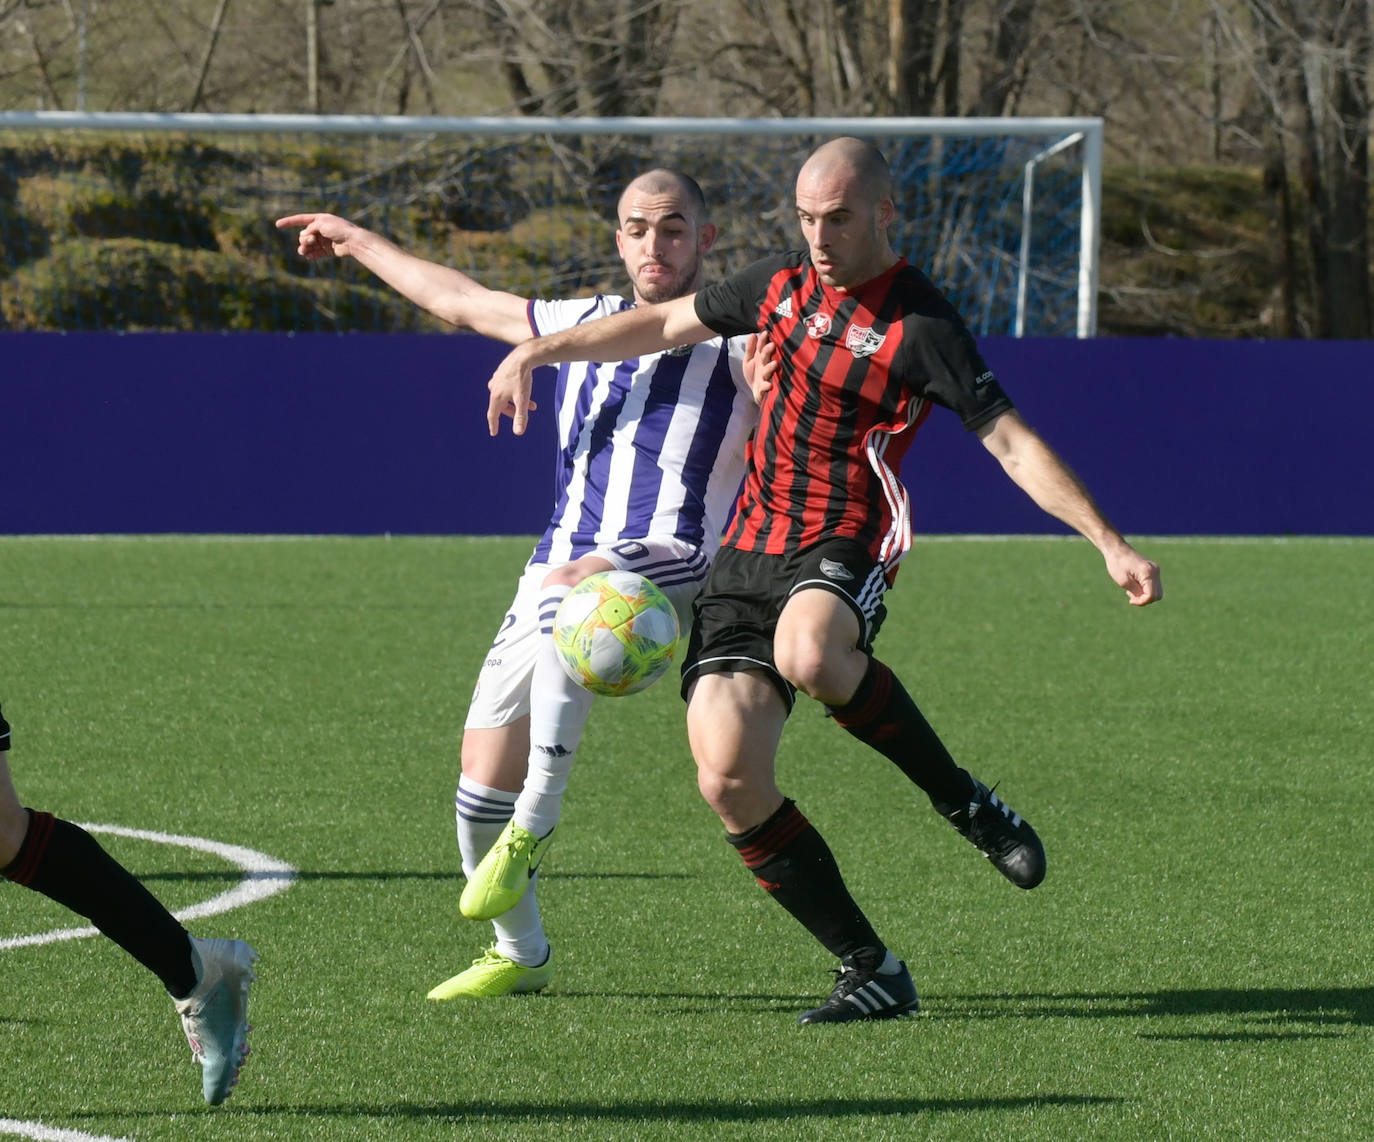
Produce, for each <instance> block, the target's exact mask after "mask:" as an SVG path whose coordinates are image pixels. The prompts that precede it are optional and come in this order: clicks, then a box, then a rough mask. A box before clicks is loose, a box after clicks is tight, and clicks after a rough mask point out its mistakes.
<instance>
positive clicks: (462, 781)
mask: <svg viewBox="0 0 1374 1142" xmlns="http://www.w3.org/2000/svg"><path fill="white" fill-rule="evenodd" d="M515 798H516V794H514V793H507V792H506V791H505V790H503V789H492V788H491V787H490V786H487V785H482V784H480V783H478V782H476V781H473V780H471V779H470V778H468V777H466V776H463V777H460V778H459V779H458V793H457V795H456V796H455V797H454V799H453V804H454V811H455V817H456V819H457V822H458V848H459V850H460V851H461V852H462V854H463V872H464V874H465V875H467V876H471V875H472V873H473V870H474V869H476V867H477V866H478V865H479V864H480V863H481V861H482V858H483V857H484V856H486V855H487V850H488V849H490V848H491V846H492V845H494V844H495V843H496V838H497V837H499V836H500V835H501V830H502V829H504V828H505V827H506V822H507V821H509V820H510V818H511V813H512V812H513V811H514V809H515ZM538 887H539V874H538V873H535V875H534V880H532V881H531V882H530V886H529V889H528V890H527V891H526V892H525V895H524V896H522V897H521V898H520V901H519V903H518V904H516V906H515V907H514V908H512V909H511V910H510V911H509V912H506V913H504V914H503V915H501V916H499V917H497V918H496V919H495V920H493V921H492V922H491V926H492V927H493V928H494V929H495V930H496V950H497V951H498V952H500V953H501V954H502V955H503V956H507V957H509V958H510V959H512V960H514V961H515V962H516V963H518V964H524V965H525V966H526V967H537V966H538V965H539V964H542V963H543V962H544V960H545V959H547V958H548V954H549V941H548V939H547V938H546V937H545V935H544V924H543V921H542V920H541V919H540V917H539V903H538V901H536V900H535V896H534V894H535V890H536V889H537V888H538Z"/></svg>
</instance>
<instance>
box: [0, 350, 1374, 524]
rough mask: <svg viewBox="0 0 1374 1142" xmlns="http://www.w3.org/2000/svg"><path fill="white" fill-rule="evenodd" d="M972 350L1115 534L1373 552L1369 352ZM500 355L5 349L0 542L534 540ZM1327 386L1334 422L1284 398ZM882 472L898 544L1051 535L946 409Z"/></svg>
mask: <svg viewBox="0 0 1374 1142" xmlns="http://www.w3.org/2000/svg"><path fill="white" fill-rule="evenodd" d="M982 348H983V352H984V354H985V356H986V357H987V360H988V362H989V364H990V365H991V366H992V367H993V369H994V370H995V371H996V372H997V374H998V376H999V378H1000V379H1001V380H1002V382H1003V385H1004V386H1005V387H1006V389H1007V391H1008V392H1009V393H1010V394H1011V396H1012V398H1013V399H1014V400H1015V401H1016V403H1017V405H1018V407H1019V408H1020V410H1021V412H1022V414H1023V415H1024V416H1025V417H1026V419H1027V420H1028V421H1029V422H1030V423H1031V424H1032V425H1034V426H1035V427H1036V428H1037V429H1038V430H1039V431H1040V432H1041V433H1042V435H1044V436H1045V437H1046V439H1047V440H1048V441H1049V442H1050V443H1051V444H1052V445H1053V446H1054V448H1055V449H1056V450H1057V451H1058V452H1060V453H1061V454H1062V455H1063V456H1064V457H1065V459H1067V460H1068V461H1069V463H1070V464H1071V465H1072V467H1073V468H1074V469H1075V470H1076V471H1077V472H1078V473H1079V474H1080V475H1081V476H1082V477H1083V480H1084V482H1085V483H1086V484H1087V486H1088V487H1089V488H1090V489H1091V491H1092V492H1093V494H1094V496H1095V497H1096V498H1097V499H1098V500H1099V502H1100V503H1101V504H1102V507H1103V509H1104V510H1105V511H1106V513H1107V514H1108V516H1109V517H1111V518H1112V520H1113V521H1114V522H1115V523H1116V524H1117V526H1118V527H1120V528H1121V529H1122V530H1123V531H1125V532H1128V533H1131V534H1174V535H1183V534H1250V535H1274V534H1308V535H1314V534H1331V535H1369V534H1374V506H1371V505H1374V476H1372V475H1371V471H1370V464H1369V459H1368V455H1367V453H1368V452H1369V444H1370V430H1369V427H1368V426H1369V425H1370V424H1371V423H1374V383H1371V377H1374V343H1364V342H1316V341H1305V342H1255V341H1176V340H1165V339H1159V340H1146V339H1139V340H1137V339H1101V340H1086V341H1076V340H1068V339H1030V340H1019V341H1018V340H1014V339H1010V338H986V339H984V340H983V342H982ZM503 352H504V349H503V347H502V346H500V345H497V344H495V343H492V342H489V341H486V340H484V339H482V338H480V337H476V336H473V335H469V334H451V335H442V334H429V335H419V334H417V335H345V336H336V335H330V334H304V335H288V334H226V335H219V334H153V333H147V334H123V335H121V334H110V333H86V334H41V333H4V334H0V432H3V437H2V438H3V441H4V445H3V455H4V463H3V466H0V534H101V533H122V534H139V533H160V532H185V533H246V534H355V535H367V534H382V533H392V534H533V533H535V532H537V531H540V530H541V529H542V528H543V525H544V523H545V522H546V521H547V516H548V511H549V508H550V506H551V502H552V480H553V469H554V457H555V444H554V437H553V430H552V408H551V402H548V401H546V402H545V403H544V407H543V408H541V409H540V410H539V411H538V412H536V413H535V414H533V416H532V417H531V425H530V430H529V432H528V433H527V434H526V435H525V436H524V437H522V438H514V437H512V436H511V435H510V432H509V427H508V422H505V423H506V427H505V428H503V431H502V433H501V435H500V436H499V437H496V438H492V437H491V436H489V435H488V432H487V426H486V388H485V384H486V381H487V378H488V377H489V375H490V373H491V369H492V367H493V366H494V365H495V363H496V362H497V361H498V360H499V359H500V357H501V355H502V353H503ZM550 376H551V374H545V373H541V374H540V375H539V376H538V377H537V379H536V389H535V396H536V399H537V398H538V397H539V395H540V392H541V390H542V391H544V392H545V393H547V391H548V389H549V387H550ZM1328 390H1329V391H1332V392H1336V393H1337V394H1339V396H1340V399H1339V400H1338V401H1336V402H1335V403H1334V404H1333V405H1332V407H1331V409H1330V410H1329V411H1327V410H1323V409H1320V408H1318V406H1317V405H1316V404H1314V403H1313V402H1312V401H1311V400H1307V399H1303V398H1305V397H1307V396H1309V395H1310V394H1313V393H1320V392H1326V391H1328ZM902 474H903V478H904V480H905V482H906V484H907V486H908V488H909V489H910V490H911V493H912V499H913V502H914V505H915V525H916V530H917V531H918V532H927V533H964V532H971V533H1021V532H1030V533H1040V532H1056V531H1063V530H1064V529H1063V528H1062V527H1061V526H1059V525H1058V524H1057V523H1056V522H1055V521H1054V520H1052V519H1050V518H1049V517H1048V516H1046V515H1044V514H1043V513H1042V512H1040V510H1039V509H1038V508H1036V507H1035V505H1034V504H1032V503H1031V502H1030V501H1029V500H1028V499H1027V497H1026V496H1025V495H1024V494H1023V493H1022V492H1021V491H1020V490H1019V489H1018V488H1016V487H1015V486H1014V485H1013V484H1012V483H1011V482H1010V481H1009V480H1007V479H1006V477H1005V476H1004V475H1003V474H1002V471H1001V469H1000V467H999V466H998V464H997V463H996V461H995V460H993V458H992V457H991V456H990V455H989V454H988V453H987V452H986V451H985V450H984V449H983V448H982V447H981V446H980V445H979V444H978V442H977V440H976V438H974V437H972V436H970V435H969V434H967V433H965V432H964V431H963V429H962V427H961V426H960V425H959V423H958V421H957V420H956V418H955V417H953V416H952V415H951V414H948V413H946V412H944V411H943V410H938V409H937V410H936V411H935V413H934V414H933V415H932V416H931V417H930V419H929V420H928V421H927V423H926V425H925V426H924V427H923V428H922V429H921V431H920V435H919V436H918V438H917V440H916V442H915V443H914V444H913V445H912V447H911V449H910V451H909V452H908V454H907V458H906V461H905V463H904V467H903V473H902Z"/></svg>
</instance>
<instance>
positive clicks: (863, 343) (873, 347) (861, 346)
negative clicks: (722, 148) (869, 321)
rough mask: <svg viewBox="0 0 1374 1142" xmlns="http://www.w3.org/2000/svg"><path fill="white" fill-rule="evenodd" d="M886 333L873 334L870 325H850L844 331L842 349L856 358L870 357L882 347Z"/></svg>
mask: <svg viewBox="0 0 1374 1142" xmlns="http://www.w3.org/2000/svg"><path fill="white" fill-rule="evenodd" d="M886 340H887V334H886V333H874V332H873V327H872V326H871V325H851V326H850V327H849V328H848V329H846V330H845V331H844V347H845V348H846V349H848V350H849V351H850V352H851V353H853V354H854V356H856V357H871V356H872V355H873V354H874V353H876V352H877V351H878V350H879V349H881V348H882V347H883V342H884V341H886Z"/></svg>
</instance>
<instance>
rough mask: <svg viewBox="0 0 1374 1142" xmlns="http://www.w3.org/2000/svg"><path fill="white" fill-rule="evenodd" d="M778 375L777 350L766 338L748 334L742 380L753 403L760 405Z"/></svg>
mask: <svg viewBox="0 0 1374 1142" xmlns="http://www.w3.org/2000/svg"><path fill="white" fill-rule="evenodd" d="M777 373H778V361H777V348H776V346H774V344H773V342H772V341H771V340H769V339H768V338H767V337H760V336H759V335H758V334H757V333H751V334H749V337H748V339H747V340H746V341H745V342H744V379H745V381H747V382H748V384H749V391H750V392H752V393H753V394H754V403H755V404H762V403H763V398H764V396H765V395H766V394H767V392H768V390H769V389H771V388H772V387H773V378H774V377H776V376H777Z"/></svg>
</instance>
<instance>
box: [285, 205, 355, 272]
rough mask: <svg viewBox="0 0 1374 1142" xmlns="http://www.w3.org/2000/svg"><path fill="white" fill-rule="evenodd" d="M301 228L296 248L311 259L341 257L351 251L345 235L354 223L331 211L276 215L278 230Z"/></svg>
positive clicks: (352, 228)
mask: <svg viewBox="0 0 1374 1142" xmlns="http://www.w3.org/2000/svg"><path fill="white" fill-rule="evenodd" d="M295 228H300V231H301V233H300V238H299V240H298V242H297V244H296V252H297V253H299V254H300V256H301V257H303V258H309V259H311V260H312V261H313V260H315V259H316V258H330V257H337V258H344V257H347V256H348V255H349V253H350V252H351V251H350V250H349V248H348V239H349V236H350V235H351V234H352V232H353V230H354V225H353V223H352V222H349V221H348V220H347V219H344V218H339V217H338V216H337V215H334V214H323V213H311V214H291V215H288V216H287V217H285V218H278V219H277V229H278V230H291V229H295Z"/></svg>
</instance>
